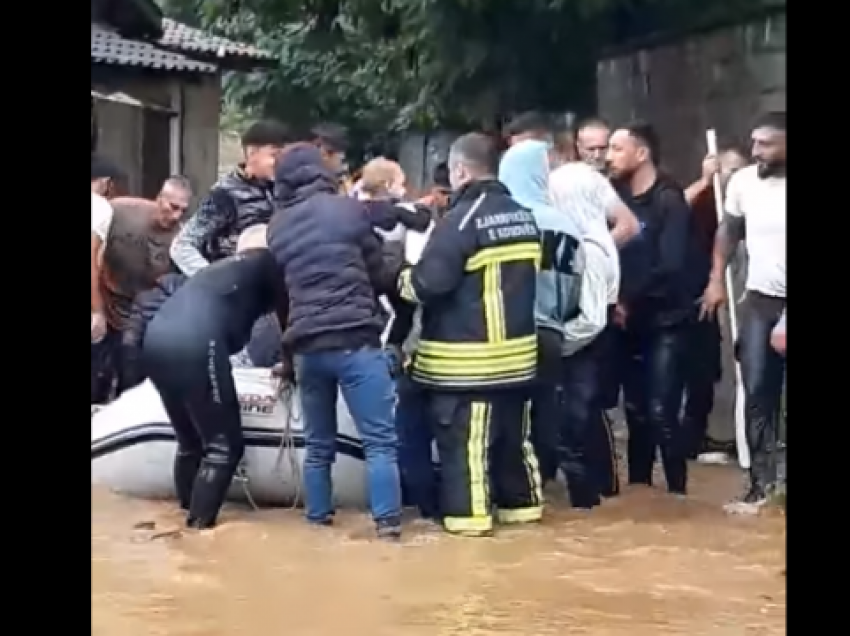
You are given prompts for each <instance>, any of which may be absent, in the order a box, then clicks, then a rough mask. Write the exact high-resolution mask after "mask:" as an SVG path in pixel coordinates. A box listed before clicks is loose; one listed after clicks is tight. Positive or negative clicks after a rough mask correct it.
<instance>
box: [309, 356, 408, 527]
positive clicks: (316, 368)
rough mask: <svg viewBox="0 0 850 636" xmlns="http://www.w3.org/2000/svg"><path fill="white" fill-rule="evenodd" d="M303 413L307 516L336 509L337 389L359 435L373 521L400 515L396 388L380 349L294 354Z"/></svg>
mask: <svg viewBox="0 0 850 636" xmlns="http://www.w3.org/2000/svg"><path fill="white" fill-rule="evenodd" d="M295 375H296V380H297V383H298V389H299V392H300V395H301V405H302V408H303V412H304V434H305V438H306V447H307V448H306V453H305V455H306V456H305V459H304V490H305V499H306V502H305V503H306V508H307V519H308V520H309V521H312V522H314V523H323V522H326V521H328V520H329V519H330V518H331V516H332V515H333V512H334V506H333V486H332V483H331V467H332V466H333V463H334V460H335V458H336V435H337V417H336V403H337V388H339V390H340V391H341V392H342V397H343V399H344V400H345V403H346V405H347V406H348V410H349V411H350V412H351V416H352V418H353V419H354V424H355V426H356V427H357V432H358V433H359V434H360V438H361V439H362V440H363V452H364V454H365V456H366V475H367V481H368V488H369V505H370V508H371V511H372V517H373V518H374V519H375V521H376V522H387V521H389V522H397V521H400V517H401V485H400V483H399V473H398V436H397V434H396V429H395V420H394V418H393V407H394V403H395V391H394V386H393V381H392V378H391V377H390V369H389V365H388V364H387V359H386V356H385V354H384V352H383V351H382V350H381V349H372V348H362V349H358V350H356V351H350V350H349V351H319V352H316V353H307V354H303V355H297V356H296V357H295Z"/></svg>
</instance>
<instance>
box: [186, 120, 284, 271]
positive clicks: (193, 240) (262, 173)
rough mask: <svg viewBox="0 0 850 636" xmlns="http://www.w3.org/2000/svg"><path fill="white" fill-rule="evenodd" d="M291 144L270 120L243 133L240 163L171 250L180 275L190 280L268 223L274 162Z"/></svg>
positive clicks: (279, 126)
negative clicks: (250, 231)
mask: <svg viewBox="0 0 850 636" xmlns="http://www.w3.org/2000/svg"><path fill="white" fill-rule="evenodd" d="M293 141H294V137H293V136H292V134H291V133H290V131H289V129H288V128H287V127H286V126H284V125H283V124H281V123H279V122H276V121H273V120H263V121H258V122H256V123H254V124H252V125H251V126H250V127H249V128H248V130H246V131H245V133H244V134H243V135H242V150H243V152H244V157H245V161H244V163H241V164H239V166H237V167H236V169H234V170H233V171H231V172H229V173H227V174H226V175H224V176H223V177H221V178H220V179H219V180H218V182H216V184H215V185H214V186H213V187H212V189H211V190H210V193H209V194H208V195H207V196H206V197H205V198H204V199H203V200H202V201H201V204H200V206H199V207H198V209H197V210H196V211H195V213H194V214H193V215H192V217H191V218H190V219H189V220H188V221H187V222H186V225H185V226H184V227H183V229H182V230H181V232H180V234H179V235H178V236H177V238H176V239H175V240H174V243H173V244H172V246H171V259H172V260H173V261H174V263H175V265H177V267H178V268H179V269H180V271H182V272H183V273H184V274H186V275H187V276H194V275H195V274H197V273H198V272H199V271H200V270H201V269H203V268H204V267H206V266H207V265H209V264H210V263H213V262H215V261H217V260H221V259H222V258H226V257H227V256H230V255H231V254H233V253H234V252H235V250H236V241H237V239H238V238H239V235H240V234H241V233H242V232H243V231H244V230H246V229H247V228H249V227H251V226H252V225H259V224H266V223H268V222H269V220H270V219H271V217H272V213H273V211H274V197H273V185H274V181H273V180H274V165H275V161H276V159H277V157H278V155H280V153H281V151H282V150H283V148H284V146H286V145H287V144H290V143H292V142H293Z"/></svg>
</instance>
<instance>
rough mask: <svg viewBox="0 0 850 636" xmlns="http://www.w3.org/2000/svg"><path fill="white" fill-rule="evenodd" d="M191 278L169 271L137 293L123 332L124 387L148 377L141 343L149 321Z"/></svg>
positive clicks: (121, 358) (122, 373)
mask: <svg viewBox="0 0 850 636" xmlns="http://www.w3.org/2000/svg"><path fill="white" fill-rule="evenodd" d="M187 280H188V277H187V276H186V275H185V274H183V273H181V272H170V273H168V274H165V275H164V276H161V277H160V278H159V280H158V281H157V282H156V285H154V287H153V288H151V289H148V290H146V291H143V292H142V293H141V294H139V295H138V296H136V299H135V300H134V301H133V306H132V308H131V310H130V317H129V318H128V319H127V323H126V325H125V327H124V333H123V334H121V355H120V356H119V358H120V360H121V370H120V375H121V382H122V384H123V385H124V390H125V391H126V390H127V389H132V388H133V387H135V386H138V385H139V384H141V383H142V382H144V381H145V378H147V373H145V371H144V369H143V367H142V364H141V353H142V344H143V343H144V340H145V331H147V328H148V323H150V321H151V320H153V318H154V316H156V314H157V312H158V311H159V309H160V307H162V305H163V304H165V301H166V300H168V299H169V298H171V297H172V296H173V295H174V294H175V292H177V290H178V289H180V287H182V286H183V283H185V282H186V281H187Z"/></svg>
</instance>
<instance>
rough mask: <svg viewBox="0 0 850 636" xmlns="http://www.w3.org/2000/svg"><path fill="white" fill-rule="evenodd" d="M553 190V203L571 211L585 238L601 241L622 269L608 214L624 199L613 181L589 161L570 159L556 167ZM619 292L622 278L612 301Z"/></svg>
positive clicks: (615, 265) (551, 180)
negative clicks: (570, 160)
mask: <svg viewBox="0 0 850 636" xmlns="http://www.w3.org/2000/svg"><path fill="white" fill-rule="evenodd" d="M549 194H550V196H551V197H552V205H553V206H554V207H555V208H556V209H557V210H559V211H561V212H564V213H565V214H567V215H569V217H570V219H571V220H572V221H573V223H574V224H575V226H576V227H577V228H578V230H579V232H581V234H582V238H592V239H593V240H595V241H596V242H597V243H599V244H600V245H601V246H602V248H603V249H604V250H605V254H606V256H607V257H608V258H609V259H610V261H611V268H613V269H614V270H615V271H617V272H619V271H620V255H619V252H618V251H617V246H616V245H615V244H614V239H613V238H612V237H611V232H610V230H609V229H608V216H609V214H610V213H611V210H612V209H614V206H616V205H617V204H620V203H621V201H620V196H619V195H618V194H617V191H616V190H614V186H612V185H611V182H610V181H608V179H606V178H605V177H604V176H603V175H601V174H600V173H599V172H598V171H596V170H594V169H593V168H592V167H591V166H589V165H587V164H586V163H581V162H569V163H565V164H564V165H562V166H560V167H559V168H557V169H555V170H553V171H552V174H551V175H550V176H549ZM618 294H619V278H618V283H617V287H616V288H614V289H613V290H612V295H611V298H610V302H611V304H614V303H616V302H617V295H618Z"/></svg>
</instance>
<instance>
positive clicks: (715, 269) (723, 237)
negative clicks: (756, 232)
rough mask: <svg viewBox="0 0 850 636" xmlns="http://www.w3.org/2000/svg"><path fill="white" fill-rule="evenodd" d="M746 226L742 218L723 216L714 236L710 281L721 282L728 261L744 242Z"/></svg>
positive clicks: (729, 215)
mask: <svg viewBox="0 0 850 636" xmlns="http://www.w3.org/2000/svg"><path fill="white" fill-rule="evenodd" d="M745 230H746V226H745V224H744V217H742V216H734V215H732V214H725V215H724V216H723V220H722V221H721V222H720V225H719V226H718V228H717V234H715V236H714V250H713V252H712V258H711V278H712V280H723V275H724V274H725V273H726V267H727V266H728V265H729V260H730V259H731V258H732V255H733V254H734V253H735V250H736V249H737V247H738V245H739V244H740V242H741V241H743V240H744V236H745Z"/></svg>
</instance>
